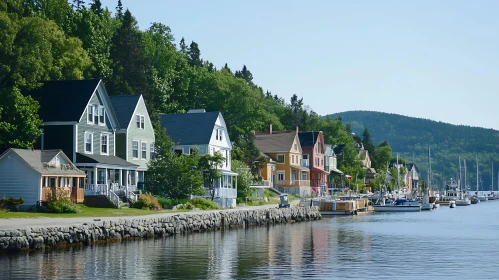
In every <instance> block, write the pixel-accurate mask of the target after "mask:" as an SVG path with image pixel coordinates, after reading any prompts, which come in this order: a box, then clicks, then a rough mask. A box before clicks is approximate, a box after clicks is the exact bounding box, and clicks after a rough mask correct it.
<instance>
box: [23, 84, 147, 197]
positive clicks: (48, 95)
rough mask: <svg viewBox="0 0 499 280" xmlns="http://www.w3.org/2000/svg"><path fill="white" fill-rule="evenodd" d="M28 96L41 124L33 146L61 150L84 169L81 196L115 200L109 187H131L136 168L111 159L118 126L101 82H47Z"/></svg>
mask: <svg viewBox="0 0 499 280" xmlns="http://www.w3.org/2000/svg"><path fill="white" fill-rule="evenodd" d="M29 95H31V96H32V97H33V98H34V99H35V100H37V101H38V102H39V104H40V109H39V114H40V118H41V119H42V121H43V134H42V136H41V139H40V141H38V143H37V146H38V147H37V148H38V149H41V150H45V149H61V150H62V151H63V152H64V153H65V154H66V155H67V156H68V157H69V158H70V159H71V160H72V161H73V163H74V164H75V165H76V167H78V168H79V169H80V170H83V171H84V172H85V173H86V175H87V181H86V183H85V186H84V187H85V196H87V195H98V194H104V195H107V196H108V197H109V198H112V199H113V200H116V198H117V196H116V194H115V192H113V189H123V190H125V192H126V191H127V189H128V187H132V188H133V187H134V184H136V180H135V176H136V171H137V168H138V165H137V164H134V163H131V162H128V161H126V160H124V159H122V158H120V157H118V156H116V149H115V147H116V145H115V144H116V132H117V131H119V130H120V125H119V121H118V119H117V117H116V114H115V112H114V109H113V107H112V106H111V102H110V100H109V97H108V94H107V91H106V89H105V87H104V83H103V82H102V80H100V79H92V80H73V81H49V82H45V83H44V85H43V86H42V87H41V88H39V89H37V90H34V91H32V92H30V93H29Z"/></svg>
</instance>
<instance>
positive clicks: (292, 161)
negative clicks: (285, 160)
mask: <svg viewBox="0 0 499 280" xmlns="http://www.w3.org/2000/svg"><path fill="white" fill-rule="evenodd" d="M291 163H295V155H291Z"/></svg>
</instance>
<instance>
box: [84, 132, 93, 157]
mask: <svg viewBox="0 0 499 280" xmlns="http://www.w3.org/2000/svg"><path fill="white" fill-rule="evenodd" d="M93 136H94V135H93V134H92V133H90V132H85V153H87V154H91V153H92V151H93V149H92V146H93V145H92V144H93V141H94V139H93V138H94V137H93Z"/></svg>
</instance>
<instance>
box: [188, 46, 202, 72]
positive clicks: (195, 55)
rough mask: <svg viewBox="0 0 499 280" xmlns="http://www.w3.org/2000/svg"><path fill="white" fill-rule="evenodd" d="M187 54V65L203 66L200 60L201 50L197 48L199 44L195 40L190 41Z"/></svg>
mask: <svg viewBox="0 0 499 280" xmlns="http://www.w3.org/2000/svg"><path fill="white" fill-rule="evenodd" d="M188 55H189V65H191V66H192V67H194V66H198V67H201V66H203V61H202V60H201V51H200V50H199V46H198V44H197V43H196V42H194V41H192V42H191V45H190V46H189V50H188Z"/></svg>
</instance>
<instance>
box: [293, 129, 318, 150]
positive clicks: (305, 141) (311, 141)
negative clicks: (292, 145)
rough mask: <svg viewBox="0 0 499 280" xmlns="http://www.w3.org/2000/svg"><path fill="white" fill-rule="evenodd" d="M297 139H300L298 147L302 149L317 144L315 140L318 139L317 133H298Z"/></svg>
mask: <svg viewBox="0 0 499 280" xmlns="http://www.w3.org/2000/svg"><path fill="white" fill-rule="evenodd" d="M298 137H299V138H300V145H301V146H302V147H313V146H314V145H315V143H317V138H319V132H318V131H317V132H315V131H305V132H299V133H298Z"/></svg>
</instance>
